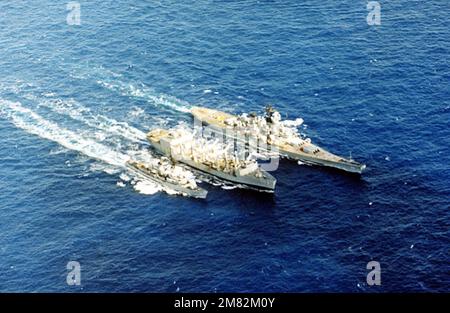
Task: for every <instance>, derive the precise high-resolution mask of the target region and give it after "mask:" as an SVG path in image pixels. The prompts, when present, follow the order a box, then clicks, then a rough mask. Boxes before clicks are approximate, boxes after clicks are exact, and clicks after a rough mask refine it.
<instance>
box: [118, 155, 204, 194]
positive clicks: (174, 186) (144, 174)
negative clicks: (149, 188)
mask: <svg viewBox="0 0 450 313" xmlns="http://www.w3.org/2000/svg"><path fill="white" fill-rule="evenodd" d="M126 167H127V168H128V169H129V170H130V171H131V172H133V173H135V174H136V175H138V176H141V177H142V178H144V179H148V180H150V181H153V182H155V183H157V184H160V185H162V186H165V187H167V188H169V189H171V190H173V191H176V192H178V193H182V194H185V195H188V196H190V197H193V198H199V199H205V198H206V196H207V194H208V191H206V190H205V189H202V188H196V189H190V188H186V187H183V186H181V185H177V184H173V183H171V182H168V181H166V180H164V179H162V178H159V177H158V176H156V175H151V174H149V173H147V172H145V171H143V170H141V169H139V168H138V167H136V166H134V165H133V162H130V161H129V162H127V163H126Z"/></svg>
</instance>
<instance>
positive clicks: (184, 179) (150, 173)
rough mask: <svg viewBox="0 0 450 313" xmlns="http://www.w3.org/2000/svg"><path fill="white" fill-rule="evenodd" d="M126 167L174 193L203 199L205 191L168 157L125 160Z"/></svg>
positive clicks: (190, 174)
mask: <svg viewBox="0 0 450 313" xmlns="http://www.w3.org/2000/svg"><path fill="white" fill-rule="evenodd" d="M126 167H127V168H128V169H129V170H130V171H131V172H133V173H135V174H136V175H137V176H138V177H142V178H144V179H146V180H150V181H152V182H155V183H157V184H159V185H161V186H163V187H165V188H168V189H170V190H172V191H175V192H176V193H179V194H183V195H186V196H190V197H194V198H200V199H204V198H206V195H207V193H208V192H207V191H206V190H205V189H202V188H200V187H198V186H197V183H196V181H195V177H194V176H193V175H192V173H191V172H189V171H187V170H185V169H183V168H181V167H180V166H177V165H174V164H172V163H171V162H170V160H169V159H168V158H161V159H160V160H157V159H154V160H151V161H149V162H145V163H144V162H138V161H133V160H130V161H127V163H126Z"/></svg>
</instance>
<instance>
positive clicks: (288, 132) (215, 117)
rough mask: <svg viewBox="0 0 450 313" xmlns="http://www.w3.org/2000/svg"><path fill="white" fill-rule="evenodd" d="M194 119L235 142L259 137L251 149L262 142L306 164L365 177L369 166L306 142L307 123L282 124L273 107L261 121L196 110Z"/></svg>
mask: <svg viewBox="0 0 450 313" xmlns="http://www.w3.org/2000/svg"><path fill="white" fill-rule="evenodd" d="M191 113H192V115H193V116H194V117H195V118H196V119H198V120H200V121H201V122H202V123H205V124H207V125H209V127H211V128H213V129H215V130H217V131H219V132H224V134H225V136H231V137H233V138H237V137H240V138H245V136H252V137H257V138H256V139H257V140H253V141H252V142H253V143H250V144H251V145H254V143H257V145H258V146H257V147H253V148H256V149H259V144H258V142H261V141H262V142H263V143H264V144H266V145H268V146H269V147H270V146H273V147H275V148H276V149H278V151H279V154H280V155H281V156H283V157H288V158H291V159H294V160H298V161H301V162H303V163H307V164H312V165H321V166H328V167H333V168H337V169H340V170H344V171H347V172H352V173H358V174H361V173H362V171H363V170H364V169H365V167H366V166H365V165H364V164H361V163H358V162H356V161H354V160H351V159H346V158H343V157H340V156H337V155H334V154H332V153H330V152H328V151H326V150H325V149H323V148H320V147H318V146H316V145H314V144H312V143H311V140H310V139H309V138H302V137H301V136H300V134H299V133H298V132H297V130H296V127H297V126H299V125H300V124H301V123H303V120H301V119H297V123H295V122H294V123H292V122H291V121H284V122H283V121H281V116H280V113H278V112H277V111H276V110H274V109H273V108H272V107H271V106H268V107H267V108H266V115H265V116H263V117H261V116H257V115H255V114H250V115H248V114H242V115H240V116H235V115H231V114H228V113H225V112H221V111H218V110H213V109H208V108H203V107H193V108H192V109H191Z"/></svg>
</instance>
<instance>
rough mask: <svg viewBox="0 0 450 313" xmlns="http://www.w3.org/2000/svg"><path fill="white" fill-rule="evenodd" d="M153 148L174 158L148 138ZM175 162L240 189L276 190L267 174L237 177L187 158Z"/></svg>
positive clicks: (271, 177)
mask: <svg viewBox="0 0 450 313" xmlns="http://www.w3.org/2000/svg"><path fill="white" fill-rule="evenodd" d="M148 139H149V141H150V143H151V145H152V146H153V148H154V149H155V150H156V151H157V152H159V153H161V154H163V155H165V156H168V157H171V158H173V156H172V155H171V153H170V151H166V150H167V149H164V148H163V147H162V146H161V145H160V144H159V143H158V142H155V141H153V140H152V139H151V138H148ZM175 161H178V162H181V163H183V164H186V165H188V166H190V167H192V168H194V169H196V170H198V171H201V172H203V173H206V174H209V175H212V176H216V177H218V178H220V179H222V180H226V181H230V182H232V183H236V184H238V187H242V186H244V187H247V188H251V189H255V190H258V191H265V192H273V191H274V189H275V185H276V182H277V180H276V179H275V177H273V176H272V175H270V174H269V173H267V172H263V173H262V177H259V178H258V177H254V176H250V175H245V176H235V175H231V174H227V173H225V172H221V171H217V170H215V169H213V168H211V167H209V166H207V165H205V164H202V163H198V162H194V161H193V160H191V159H185V158H177V159H175Z"/></svg>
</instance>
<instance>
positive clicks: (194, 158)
mask: <svg viewBox="0 0 450 313" xmlns="http://www.w3.org/2000/svg"><path fill="white" fill-rule="evenodd" d="M147 139H148V140H149V142H150V144H151V145H152V146H153V147H154V148H155V150H157V151H158V152H159V153H161V154H163V155H165V156H167V157H170V158H171V159H172V160H174V161H175V162H181V163H184V164H186V165H188V166H190V167H192V168H194V169H196V170H198V171H201V172H203V173H206V174H209V175H212V176H215V177H218V178H219V179H221V180H225V181H229V182H232V183H235V184H237V186H238V187H240V188H250V189H255V190H258V191H265V192H273V191H274V189H275V185H276V179H275V178H274V177H273V176H272V175H270V174H269V173H267V172H266V171H264V170H262V169H260V168H259V165H258V163H257V162H256V161H255V160H239V159H238V158H237V157H236V156H233V155H230V154H229V153H228V152H227V151H226V150H225V149H222V148H219V147H217V146H216V147H215V146H214V145H213V144H207V145H205V144H201V143H199V142H197V141H196V140H195V138H194V136H193V135H192V133H190V132H188V131H186V130H182V129H174V130H165V129H155V130H152V131H151V132H149V133H148V135H147Z"/></svg>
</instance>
